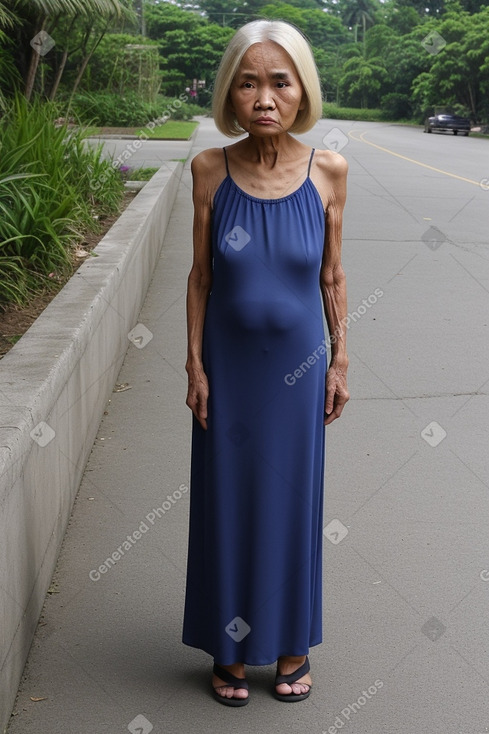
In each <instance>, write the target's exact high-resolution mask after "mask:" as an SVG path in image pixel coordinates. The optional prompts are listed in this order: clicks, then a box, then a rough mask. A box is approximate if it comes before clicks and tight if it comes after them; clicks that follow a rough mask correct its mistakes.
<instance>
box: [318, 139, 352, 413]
mask: <svg viewBox="0 0 489 734" xmlns="http://www.w3.org/2000/svg"><path fill="white" fill-rule="evenodd" d="M325 154H326V155H325ZM322 163H323V166H324V169H327V179H328V181H329V187H328V206H327V212H326V230H325V238H324V252H323V262H322V265H321V275H320V284H321V293H322V296H323V304H324V312H325V315H326V320H327V322H328V329H329V335H330V343H331V362H330V364H329V368H328V372H327V374H326V402H325V409H324V413H325V416H324V425H325V426H327V425H328V424H329V423H332V422H333V421H334V420H336V418H339V417H340V415H341V413H342V410H343V408H344V406H345V404H346V402H347V401H348V400H349V398H350V394H349V392H348V387H347V384H346V372H347V369H348V355H347V352H346V326H345V323H346V317H347V301H346V277H345V273H344V270H343V266H342V264H341V238H342V223H343V209H344V206H345V201H346V176H347V172H348V164H347V162H346V160H345V159H344V158H343V156H341V155H339V154H338V153H331V152H330V151H325V152H324V153H323V161H322ZM323 166H322V167H323ZM325 173H326V170H325Z"/></svg>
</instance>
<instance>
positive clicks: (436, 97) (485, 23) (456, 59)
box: [413, 7, 489, 120]
mask: <svg viewBox="0 0 489 734" xmlns="http://www.w3.org/2000/svg"><path fill="white" fill-rule="evenodd" d="M488 27H489V8H487V7H485V8H484V9H483V10H482V11H481V12H480V13H476V14H474V15H470V14H469V13H467V12H465V11H461V10H460V9H459V8H458V9H457V10H455V11H452V12H449V13H447V14H446V15H445V16H444V19H443V21H442V22H441V23H439V24H437V25H436V30H437V32H438V33H439V34H440V36H441V37H442V38H443V39H444V41H445V42H446V45H445V46H444V47H443V48H441V50H440V51H439V52H438V53H437V54H436V55H434V56H432V57H431V59H432V63H431V65H430V67H429V69H428V70H427V71H426V72H424V73H423V74H422V75H421V76H420V77H416V78H415V79H414V81H413V93H414V96H415V98H416V101H417V102H418V104H420V106H424V107H425V108H426V107H428V106H430V105H440V106H441V105H453V106H457V107H458V108H459V109H460V111H466V112H468V113H469V114H470V116H471V117H472V119H474V120H477V119H480V118H481V117H483V116H487V115H488V114H489V36H488V34H487V28H488Z"/></svg>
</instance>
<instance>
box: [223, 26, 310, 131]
mask: <svg viewBox="0 0 489 734" xmlns="http://www.w3.org/2000/svg"><path fill="white" fill-rule="evenodd" d="M264 41H274V42H275V43H277V44H278V45H279V46H281V47H282V48H283V49H284V51H286V52H287V53H288V55H289V56H290V58H291V59H292V61H293V63H294V65H295V68H296V70H297V74H298V75H299V78H300V80H301V84H302V87H303V89H304V94H305V97H306V104H305V107H304V109H303V110H299V111H298V113H297V117H296V119H295V122H294V124H293V125H292V127H291V128H290V132H293V133H305V132H307V131H308V130H310V129H311V128H312V127H313V126H314V125H315V124H316V122H317V121H318V120H319V118H320V117H321V115H322V100H321V85H320V83H319V76H318V71H317V68H316V64H315V62H314V57H313V55H312V51H311V47H310V45H309V43H308V42H307V40H306V38H305V37H304V36H303V35H302V33H301V32H300V31H299V29H298V28H296V27H295V26H293V25H291V24H290V23H285V22H284V21H282V20H254V21H252V22H251V23H247V24H246V25H244V26H242V27H241V28H239V30H238V31H236V33H235V34H234V36H233V37H232V38H231V40H230V42H229V44H228V47H227V48H226V50H225V52H224V55H223V57H222V59H221V63H220V64H219V68H218V70H217V74H216V79H215V83H214V92H213V95H212V113H213V116H214V122H215V123H216V126H217V128H218V130H219V131H220V132H222V133H224V135H227V136H228V137H236V136H237V135H242V134H243V130H242V128H241V127H240V125H239V124H238V121H237V120H236V117H235V114H234V112H233V111H232V109H231V107H230V105H229V90H230V88H231V84H232V82H233V79H234V77H235V75H236V72H237V70H238V66H239V65H240V63H241V59H242V58H243V56H244V55H245V53H246V51H247V50H248V49H249V48H250V46H252V45H253V44H255V43H263V42H264Z"/></svg>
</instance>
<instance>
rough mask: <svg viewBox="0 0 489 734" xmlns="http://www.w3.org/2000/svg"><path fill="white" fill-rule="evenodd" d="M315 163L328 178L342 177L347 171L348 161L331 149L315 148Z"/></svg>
mask: <svg viewBox="0 0 489 734" xmlns="http://www.w3.org/2000/svg"><path fill="white" fill-rule="evenodd" d="M315 157H317V160H316V165H317V166H318V168H319V170H320V171H322V172H323V173H324V174H325V175H327V176H328V177H329V178H331V177H333V178H335V179H340V180H341V179H344V178H345V177H346V174H347V173H348V163H347V161H346V159H345V158H343V156H342V155H340V153H335V152H334V151H333V150H317V151H316V156H315Z"/></svg>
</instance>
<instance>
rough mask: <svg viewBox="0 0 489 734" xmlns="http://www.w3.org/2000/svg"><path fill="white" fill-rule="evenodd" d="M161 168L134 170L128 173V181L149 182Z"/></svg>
mask: <svg viewBox="0 0 489 734" xmlns="http://www.w3.org/2000/svg"><path fill="white" fill-rule="evenodd" d="M156 171H159V168H133V169H132V170H130V171H129V172H128V175H127V180H128V181H149V179H150V178H151V177H152V176H154V175H155V173H156Z"/></svg>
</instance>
